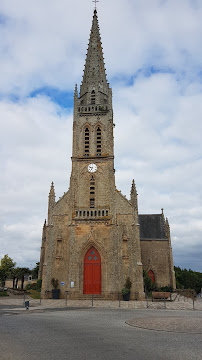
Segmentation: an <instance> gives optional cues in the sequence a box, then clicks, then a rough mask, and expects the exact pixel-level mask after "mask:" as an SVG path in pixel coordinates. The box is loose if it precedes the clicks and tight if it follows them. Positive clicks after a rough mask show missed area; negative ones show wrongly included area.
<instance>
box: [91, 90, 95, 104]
mask: <svg viewBox="0 0 202 360" xmlns="http://www.w3.org/2000/svg"><path fill="white" fill-rule="evenodd" d="M91 104H95V90H92V91H91Z"/></svg>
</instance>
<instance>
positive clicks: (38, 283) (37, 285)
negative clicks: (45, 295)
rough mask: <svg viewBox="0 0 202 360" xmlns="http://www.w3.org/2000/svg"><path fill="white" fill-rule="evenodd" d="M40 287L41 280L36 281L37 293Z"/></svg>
mask: <svg viewBox="0 0 202 360" xmlns="http://www.w3.org/2000/svg"><path fill="white" fill-rule="evenodd" d="M41 285H42V280H41V279H39V280H37V282H36V290H37V291H41Z"/></svg>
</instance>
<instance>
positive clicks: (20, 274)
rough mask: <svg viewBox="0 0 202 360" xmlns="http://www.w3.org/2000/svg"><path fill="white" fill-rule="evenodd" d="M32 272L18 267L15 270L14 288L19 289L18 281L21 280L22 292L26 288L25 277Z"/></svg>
mask: <svg viewBox="0 0 202 360" xmlns="http://www.w3.org/2000/svg"><path fill="white" fill-rule="evenodd" d="M30 273H31V270H30V269H29V268H21V267H17V268H15V269H14V280H13V287H15V288H18V280H19V279H21V290H23V288H24V277H25V275H27V274H30Z"/></svg>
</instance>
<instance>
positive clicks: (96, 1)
mask: <svg viewBox="0 0 202 360" xmlns="http://www.w3.org/2000/svg"><path fill="white" fill-rule="evenodd" d="M92 2H94V3H95V10H96V5H97V3H98V2H99V1H98V0H93V1H92Z"/></svg>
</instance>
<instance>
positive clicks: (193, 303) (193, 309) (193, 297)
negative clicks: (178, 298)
mask: <svg viewBox="0 0 202 360" xmlns="http://www.w3.org/2000/svg"><path fill="white" fill-rule="evenodd" d="M194 309H195V307H194V296H193V310H194Z"/></svg>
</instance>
